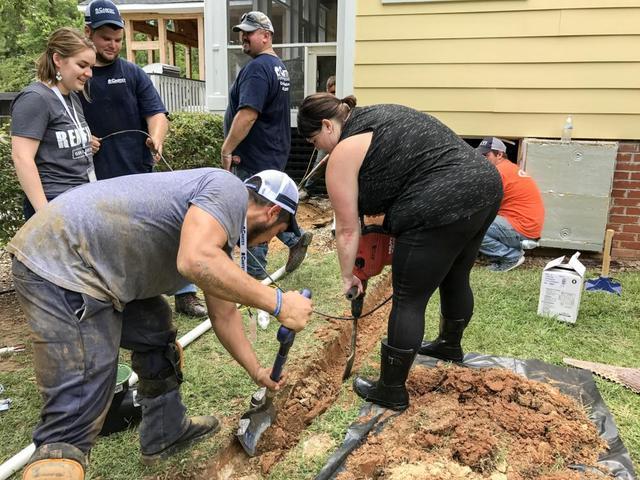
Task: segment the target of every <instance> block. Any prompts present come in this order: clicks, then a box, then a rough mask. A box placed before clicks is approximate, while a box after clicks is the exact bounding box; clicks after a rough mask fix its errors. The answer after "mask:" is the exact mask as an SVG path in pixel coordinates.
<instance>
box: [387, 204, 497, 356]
mask: <svg viewBox="0 0 640 480" xmlns="http://www.w3.org/2000/svg"><path fill="white" fill-rule="evenodd" d="M497 212H498V205H493V206H491V207H487V208H484V209H482V210H480V211H479V212H477V213H475V214H473V215H471V216H470V217H466V218H462V219H460V220H457V221H455V222H454V223H451V224H448V225H443V226H440V227H434V228H429V229H426V230H419V231H410V232H406V233H402V234H400V235H399V236H398V237H397V238H396V245H395V251H394V254H393V263H392V274H393V305H392V307H391V315H390V316H389V324H388V332H387V333H388V337H389V338H388V342H389V345H390V346H392V347H395V348H402V349H414V350H415V349H417V348H418V347H419V346H420V344H421V342H422V337H423V336H424V316H425V310H426V308H427V303H428V302H429V299H430V298H431V295H433V292H435V290H436V288H439V289H440V312H441V313H442V316H443V317H444V318H450V319H465V320H467V321H469V320H470V319H471V315H472V314H473V292H472V291H471V285H470V284H469V274H470V272H471V268H472V267H473V264H474V262H475V260H476V257H477V255H478V249H479V248H480V243H481V242H482V238H483V237H484V234H485V232H486V231H487V229H488V228H489V225H491V222H492V221H493V219H494V218H495V216H496V213H497Z"/></svg>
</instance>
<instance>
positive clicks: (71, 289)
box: [7, 168, 312, 479]
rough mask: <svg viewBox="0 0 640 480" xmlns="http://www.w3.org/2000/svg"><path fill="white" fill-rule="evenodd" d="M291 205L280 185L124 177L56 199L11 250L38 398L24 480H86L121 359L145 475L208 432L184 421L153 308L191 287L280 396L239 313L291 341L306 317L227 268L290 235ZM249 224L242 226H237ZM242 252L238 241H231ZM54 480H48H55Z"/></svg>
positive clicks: (288, 191)
mask: <svg viewBox="0 0 640 480" xmlns="http://www.w3.org/2000/svg"><path fill="white" fill-rule="evenodd" d="M297 204H298V193H297V188H296V186H295V183H294V182H293V181H292V180H291V179H290V178H289V177H288V176H287V175H286V174H284V173H282V172H278V171H270V170H268V171H264V172H261V173H259V174H257V175H255V176H254V177H252V178H250V179H248V180H247V182H245V183H243V182H242V181H241V180H239V179H238V178H237V177H235V176H234V175H232V174H230V173H229V172H226V171H224V170H220V169H214V168H204V169H197V170H184V171H176V172H167V173H151V174H141V175H131V176H125V177H119V178H114V179H110V180H104V181H100V182H96V183H91V184H86V185H83V186H81V187H78V188H75V189H73V190H70V191H69V192H66V193H65V194H63V195H61V196H60V197H58V198H56V199H55V200H54V201H52V202H51V203H50V204H49V205H48V206H47V207H46V208H44V209H43V210H42V211H40V212H38V213H37V214H36V215H35V216H34V217H33V218H32V219H31V220H30V221H29V222H27V223H26V224H25V225H24V226H23V227H22V229H21V230H20V231H19V232H18V233H17V234H16V236H15V237H14V238H13V239H12V241H11V242H10V243H9V245H8V247H7V250H8V251H9V252H10V253H11V254H12V255H13V276H14V283H15V288H16V293H17V295H18V298H19V300H20V303H21V305H22V308H23V310H24V312H25V315H26V317H27V319H28V321H29V324H30V327H31V330H32V331H33V336H34V339H35V340H34V363H35V369H36V378H37V382H38V387H39V389H40V392H41V393H42V395H43V398H44V404H43V407H42V411H41V420H40V423H39V424H38V426H37V427H36V429H35V431H34V434H33V440H34V443H35V445H36V447H37V450H36V452H35V454H34V455H33V457H32V458H31V459H30V460H29V464H28V465H27V467H26V469H25V471H24V474H23V478H25V479H34V478H40V479H41V478H53V477H55V478H69V479H82V478H84V472H85V470H86V463H87V456H88V453H89V451H90V450H91V447H92V446H93V444H94V443H95V441H96V437H97V435H98V433H99V432H100V429H101V427H102V423H103V422H104V418H105V415H106V412H107V410H108V407H109V404H110V402H111V398H112V396H113V390H114V386H115V378H116V370H117V359H118V350H119V347H120V346H123V347H124V348H128V349H130V350H132V351H133V354H132V364H133V369H134V370H135V371H136V373H137V374H138V376H139V378H140V383H139V388H138V394H139V396H138V398H139V402H140V404H141V405H142V412H143V414H142V422H141V424H140V445H141V451H142V459H143V461H144V462H145V463H147V464H150V463H153V462H155V461H157V460H158V459H162V458H165V457H167V456H169V455H170V454H172V453H174V452H175V451H176V450H178V449H179V448H181V447H184V446H186V445H188V444H191V443H193V442H194V441H196V440H198V439H200V438H202V437H204V436H205V435H207V434H211V433H213V432H215V431H217V430H218V428H219V425H218V421H217V420H216V419H215V417H213V416H204V417H187V416H186V408H185V406H184V404H183V403H182V400H181V397H180V392H179V386H180V383H181V382H182V369H181V366H180V356H181V355H180V352H179V350H178V348H176V344H175V339H176V329H175V328H174V327H173V325H172V323H171V310H170V308H169V306H168V304H167V302H166V301H165V300H164V298H163V297H162V295H163V294H166V295H170V294H172V293H174V292H175V291H177V290H179V289H180V288H181V287H183V286H184V285H185V284H187V283H189V282H193V283H195V284H196V285H198V286H199V287H200V288H201V289H202V291H203V292H204V295H205V300H206V303H207V309H208V312H209V316H210V318H211V321H212V324H213V329H214V331H215V333H216V335H217V337H218V338H219V339H220V342H221V343H222V344H223V345H224V347H225V348H226V349H227V350H228V351H229V353H231V355H232V356H233V357H234V358H235V359H236V360H237V361H238V363H240V365H242V366H243V367H244V368H245V369H246V370H247V372H248V373H249V375H251V378H252V379H253V380H254V381H255V382H256V383H257V384H259V385H261V386H266V387H268V388H270V389H278V388H279V387H280V386H281V382H278V383H276V382H273V381H272V380H270V378H269V374H270V369H268V368H263V367H261V366H260V364H259V363H258V360H257V358H256V355H255V352H254V351H253V349H252V347H251V345H250V343H249V342H248V340H247V338H246V337H245V335H244V331H243V327H242V319H241V316H240V313H239V311H238V310H237V308H236V303H240V304H244V305H250V306H254V307H256V308H260V309H263V310H266V311H268V312H272V313H273V314H274V316H276V317H277V318H278V319H279V321H280V322H281V323H282V324H283V325H285V326H286V327H288V328H290V329H292V330H294V331H299V330H301V329H302V328H304V326H305V325H306V323H307V321H308V319H309V317H310V315H311V309H312V303H311V301H310V300H309V299H307V298H305V297H303V296H302V295H300V294H299V293H297V292H286V293H281V292H279V291H274V290H273V289H272V288H269V287H267V286H265V285H262V284H260V283H259V282H257V281H256V280H254V279H252V278H251V277H250V276H249V275H247V274H246V273H245V272H243V271H242V269H241V268H240V267H238V266H237V265H236V264H235V263H234V262H233V261H232V260H231V258H230V254H231V251H232V249H233V248H234V247H235V245H236V244H237V243H238V242H239V240H241V237H242V236H243V234H242V231H243V230H244V226H245V225H246V236H245V237H243V238H244V240H246V243H247V244H248V245H253V244H257V243H261V242H265V241H268V240H270V239H271V238H272V237H273V236H275V235H276V234H278V233H280V232H283V231H286V230H296V229H297V223H296V221H295V212H296V209H297ZM245 219H246V224H245ZM240 243H244V242H242V241H241V242H240ZM52 476H53V477H52Z"/></svg>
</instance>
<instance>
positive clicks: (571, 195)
mask: <svg viewBox="0 0 640 480" xmlns="http://www.w3.org/2000/svg"><path fill="white" fill-rule="evenodd" d="M523 149H524V152H523V168H524V169H525V171H526V172H527V173H529V175H531V177H533V178H534V179H535V180H536V183H537V184H538V187H539V188H540V192H541V193H542V199H543V202H544V205H545V221H544V228H543V230H542V236H541V240H540V244H541V245H542V246H546V247H561V248H576V249H580V250H593V251H601V250H602V240H603V232H604V230H605V228H606V224H607V216H608V213H609V200H610V195H611V184H612V181H613V172H614V169H615V164H616V155H617V151H618V143H617V142H570V143H562V142H558V141H545V140H537V139H525V141H524V142H523Z"/></svg>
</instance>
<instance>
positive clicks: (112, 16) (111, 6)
mask: <svg viewBox="0 0 640 480" xmlns="http://www.w3.org/2000/svg"><path fill="white" fill-rule="evenodd" d="M84 23H85V25H87V26H88V27H89V28H91V29H92V30H96V29H97V28H100V27H102V26H103V25H113V26H114V27H116V28H124V22H123V21H122V17H121V16H120V12H119V11H118V7H116V4H115V3H113V2H112V1H110V0H93V1H92V2H91V3H90V4H89V5H87V9H86V10H85V12H84Z"/></svg>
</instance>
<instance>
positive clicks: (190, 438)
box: [142, 415, 220, 465]
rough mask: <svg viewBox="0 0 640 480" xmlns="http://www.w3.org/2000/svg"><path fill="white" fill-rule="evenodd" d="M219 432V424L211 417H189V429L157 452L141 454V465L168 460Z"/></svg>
mask: <svg viewBox="0 0 640 480" xmlns="http://www.w3.org/2000/svg"><path fill="white" fill-rule="evenodd" d="M218 430H220V422H219V421H218V419H217V418H216V417H214V416H213V415H209V416H201V417H190V418H189V427H188V428H187V430H186V431H185V432H184V433H183V434H182V436H181V437H180V438H178V440H176V441H175V442H173V443H172V444H171V445H169V446H168V447H166V448H165V449H163V450H160V451H159V452H154V453H144V452H143V453H142V463H144V464H145V465H153V464H154V463H156V462H158V461H160V460H164V459H166V458H169V457H170V456H171V455H173V454H174V453H177V452H179V451H180V450H183V449H185V448H187V447H189V446H191V445H193V444H194V443H196V442H198V441H200V440H202V439H203V438H205V437H207V436H209V435H213V434H214V433H216V432H217V431H218Z"/></svg>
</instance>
